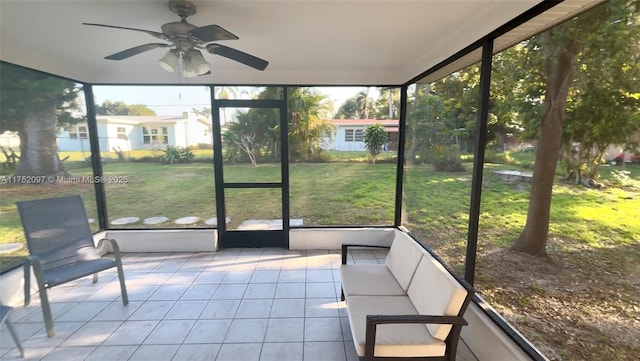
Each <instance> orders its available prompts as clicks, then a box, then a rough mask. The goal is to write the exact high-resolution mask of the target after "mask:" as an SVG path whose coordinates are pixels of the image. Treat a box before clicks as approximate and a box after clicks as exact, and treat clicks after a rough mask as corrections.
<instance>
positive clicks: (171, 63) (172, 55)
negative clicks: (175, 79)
mask: <svg viewBox="0 0 640 361" xmlns="http://www.w3.org/2000/svg"><path fill="white" fill-rule="evenodd" d="M158 63H159V64H160V66H161V67H162V69H164V70H166V71H168V72H170V73H174V72H175V71H176V69H178V65H179V63H180V55H179V54H178V50H176V49H171V50H169V51H168V52H167V53H166V54H165V55H164V56H163V57H162V59H160V60H158Z"/></svg>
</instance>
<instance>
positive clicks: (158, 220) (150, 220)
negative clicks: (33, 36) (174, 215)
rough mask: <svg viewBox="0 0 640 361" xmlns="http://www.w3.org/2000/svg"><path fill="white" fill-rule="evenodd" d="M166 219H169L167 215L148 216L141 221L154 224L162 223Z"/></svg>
mask: <svg viewBox="0 0 640 361" xmlns="http://www.w3.org/2000/svg"><path fill="white" fill-rule="evenodd" d="M168 220H169V217H164V216H158V217H149V218H145V219H144V221H142V223H143V224H147V225H154V224H160V223H164V222H166V221H168Z"/></svg>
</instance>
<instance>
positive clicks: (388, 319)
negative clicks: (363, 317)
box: [367, 315, 467, 327]
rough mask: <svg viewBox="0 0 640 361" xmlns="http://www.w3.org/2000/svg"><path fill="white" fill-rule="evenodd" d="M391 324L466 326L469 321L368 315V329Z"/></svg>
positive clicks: (433, 317)
mask: <svg viewBox="0 0 640 361" xmlns="http://www.w3.org/2000/svg"><path fill="white" fill-rule="evenodd" d="M389 323H425V324H443V325H462V326H466V325H467V321H465V319H464V318H462V317H460V316H432V315H367V327H369V326H370V325H371V326H374V325H381V324H389Z"/></svg>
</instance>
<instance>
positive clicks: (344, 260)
mask: <svg viewBox="0 0 640 361" xmlns="http://www.w3.org/2000/svg"><path fill="white" fill-rule="evenodd" d="M349 247H361V248H385V249H389V248H391V247H389V246H377V245H373V244H352V243H343V244H342V264H347V252H348V251H349Z"/></svg>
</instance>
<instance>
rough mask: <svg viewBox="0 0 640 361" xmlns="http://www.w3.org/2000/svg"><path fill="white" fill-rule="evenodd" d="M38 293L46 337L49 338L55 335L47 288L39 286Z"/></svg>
mask: <svg viewBox="0 0 640 361" xmlns="http://www.w3.org/2000/svg"><path fill="white" fill-rule="evenodd" d="M38 293H39V294H40V303H41V305H40V306H41V307H42V315H43V316H44V325H45V326H46V328H47V337H48V338H51V337H53V336H55V335H56V333H55V331H53V316H52V315H51V305H50V304H49V296H47V289H46V288H44V286H43V287H41V288H40V291H39V292H38Z"/></svg>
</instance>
